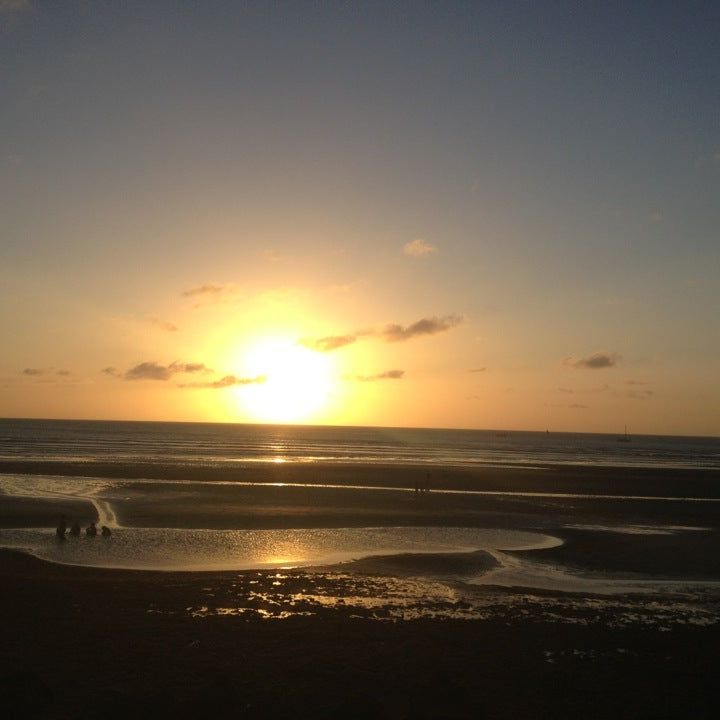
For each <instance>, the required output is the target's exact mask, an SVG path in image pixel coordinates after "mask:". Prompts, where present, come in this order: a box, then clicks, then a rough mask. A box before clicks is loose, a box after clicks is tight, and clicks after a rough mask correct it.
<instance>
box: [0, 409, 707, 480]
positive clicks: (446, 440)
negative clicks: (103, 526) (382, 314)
mask: <svg viewBox="0 0 720 720" xmlns="http://www.w3.org/2000/svg"><path fill="white" fill-rule="evenodd" d="M12 461H21V462H28V463H31V462H57V463H93V462H95V463H97V462H102V463H113V464H115V465H116V466H117V467H118V468H122V467H127V468H132V466H134V465H135V466H137V465H142V466H148V465H150V466H152V465H155V466H158V468H168V467H196V468H198V469H199V470H201V469H202V468H203V467H214V468H218V467H220V468H232V467H246V466H248V465H250V464H253V463H260V464H262V463H316V464H328V465H329V464H342V463H350V464H360V465H365V464H375V465H377V464H381V465H392V466H416V465H421V466H428V467H429V468H431V467H433V466H438V467H439V466H454V467H478V466H504V467H505V466H512V467H524V466H525V467H527V466H535V465H539V466H547V465H578V466H597V467H657V468H685V469H694V468H703V469H712V470H717V469H720V438H707V437H706V438H703V437H670V436H654V435H631V436H628V437H627V438H626V437H625V436H624V435H623V433H619V434H618V435H599V434H586V433H547V432H545V433H540V432H515V431H503V430H434V429H412V428H378V427H329V426H298V425H239V424H238V425H234V424H213V423H166V422H114V421H112V422H111V421H90V420H88V421H75V420H12V419H4V420H0V472H2V463H8V462H12Z"/></svg>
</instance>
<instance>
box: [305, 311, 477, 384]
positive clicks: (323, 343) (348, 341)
mask: <svg viewBox="0 0 720 720" xmlns="http://www.w3.org/2000/svg"><path fill="white" fill-rule="evenodd" d="M462 322H463V317H462V316H461V315H446V316H444V317H430V318H422V319H421V320H418V321H417V322H414V323H412V325H408V326H407V327H403V326H402V325H397V324H393V325H386V326H385V328H384V329H383V330H358V331H356V332H353V333H347V334H345V335H328V336H326V337H322V338H303V339H302V340H300V341H299V342H300V344H301V345H303V346H304V347H306V348H309V349H311V350H316V351H318V352H332V351H333V350H338V349H339V348H342V347H345V346H346V345H352V343H354V342H357V341H358V340H359V339H360V338H363V337H380V338H382V339H383V340H384V341H385V342H405V341H406V340H410V339H411V338H414V337H418V336H419V335H435V334H436V333H441V332H446V331H447V330H450V329H452V328H454V327H455V326H457V325H459V324H460V323H462ZM484 370H485V368H476V369H474V370H470V372H483V371H484Z"/></svg>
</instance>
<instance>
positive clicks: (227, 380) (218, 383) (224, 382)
mask: <svg viewBox="0 0 720 720" xmlns="http://www.w3.org/2000/svg"><path fill="white" fill-rule="evenodd" d="M266 380H267V377H266V376H265V375H258V376H257V377H254V378H241V377H236V376H235V375H226V376H225V377H223V378H220V380H215V381H214V382H196V383H183V384H181V385H178V387H180V388H215V389H220V388H226V387H232V386H233V385H260V384H262V383H264V382H265V381H266Z"/></svg>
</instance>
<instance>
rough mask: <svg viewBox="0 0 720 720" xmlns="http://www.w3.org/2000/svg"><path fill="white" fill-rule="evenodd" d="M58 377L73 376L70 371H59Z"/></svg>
mask: <svg viewBox="0 0 720 720" xmlns="http://www.w3.org/2000/svg"><path fill="white" fill-rule="evenodd" d="M55 374H56V375H62V376H63V377H67V376H68V375H72V373H71V372H70V371H69V370H58V371H57V372H56V373H55Z"/></svg>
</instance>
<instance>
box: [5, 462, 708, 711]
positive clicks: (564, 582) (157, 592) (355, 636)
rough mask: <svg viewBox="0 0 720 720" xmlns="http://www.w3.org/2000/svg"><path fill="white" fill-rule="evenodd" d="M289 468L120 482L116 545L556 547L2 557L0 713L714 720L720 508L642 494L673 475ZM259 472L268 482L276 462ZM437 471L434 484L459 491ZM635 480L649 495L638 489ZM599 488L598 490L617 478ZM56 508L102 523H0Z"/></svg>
mask: <svg viewBox="0 0 720 720" xmlns="http://www.w3.org/2000/svg"><path fill="white" fill-rule="evenodd" d="M296 469H297V468H283V471H284V472H285V475H283V476H282V477H283V481H284V483H285V484H283V485H277V484H274V485H273V484H269V485H264V484H261V483H257V484H242V482H241V483H240V484H233V483H232V482H230V483H227V482H212V481H205V482H197V483H193V482H190V481H182V482H180V483H177V484H176V483H174V482H173V483H170V484H167V482H165V481H163V482H157V483H155V484H153V483H152V482H148V481H143V482H139V481H136V480H125V481H123V482H122V483H121V484H120V485H116V484H111V485H109V486H107V489H106V491H105V496H106V497H108V498H111V499H112V502H113V507H114V509H115V511H116V512H117V517H118V519H119V520H120V521H121V525H122V529H117V530H116V531H115V533H116V535H118V537H119V534H120V533H132V532H133V529H135V532H141V528H143V527H147V526H153V527H158V528H162V527H163V526H166V527H179V528H182V527H185V528H193V527H202V528H207V527H210V528H212V527H215V528H227V527H245V528H248V529H249V530H250V531H255V530H257V529H259V528H268V529H273V528H325V527H327V528H333V527H334V528H338V529H339V531H340V532H342V530H341V529H342V528H344V527H347V528H352V527H356V528H363V527H368V526H408V527H409V528H413V527H418V526H423V525H427V526H428V528H431V527H440V528H442V527H443V526H445V527H448V528H454V527H467V528H472V527H475V528H482V527H485V528H497V529H499V530H498V532H499V531H501V530H502V529H503V528H504V529H505V530H511V531H523V532H528V533H532V534H534V535H537V536H538V537H539V536H540V535H541V534H543V536H552V537H554V538H556V539H557V540H558V541H559V542H558V543H557V544H556V545H555V546H554V547H543V548H539V549H535V550H532V549H529V550H519V551H509V552H503V553H497V552H495V551H491V552H485V551H476V552H460V553H457V552H456V553H439V554H438V553H419V554H418V553H412V552H405V553H402V554H396V555H390V556H387V555H384V556H378V557H360V558H357V559H355V560H353V561H351V562H343V563H341V564H334V565H333V564H331V565H324V566H321V567H301V568H293V567H282V566H278V567H274V568H264V569H260V570H250V569H248V570H242V571H233V570H227V571H223V572H217V571H206V572H157V571H156V572H148V571H141V570H122V569H112V570H110V569H103V568H89V567H77V566H72V565H62V564H58V563H50V562H44V561H42V560H39V559H36V558H33V557H31V556H29V555H27V554H20V553H17V552H14V551H11V550H4V551H1V552H0V572H2V576H3V593H2V601H1V602H2V612H3V617H5V618H8V619H11V621H10V622H7V623H6V629H5V632H4V641H3V643H2V646H1V647H0V657H1V658H2V678H3V683H4V696H5V697H6V698H7V707H14V708H17V710H16V715H15V716H17V717H47V718H73V717H78V716H79V715H81V714H83V713H85V712H87V711H88V708H91V709H92V711H93V712H98V713H100V714H102V715H104V716H105V717H127V716H128V715H133V714H134V715H139V716H150V715H158V714H162V715H163V716H175V717H191V716H196V715H197V714H198V713H202V714H207V713H213V712H215V713H220V714H223V715H225V714H229V713H231V712H232V713H234V714H237V715H239V716H241V717H258V718H263V717H298V716H300V717H327V718H330V717H339V716H347V717H381V718H383V717H387V718H391V717H393V718H398V717H399V718H403V717H406V718H415V717H421V718H436V717H453V718H470V717H478V716H483V715H485V716H488V717H515V718H518V717H527V718H542V717H548V718H549V717H570V716H581V717H588V718H593V717H596V718H608V717H628V718H629V717H648V718H650V717H653V718H657V717H683V716H685V717H708V718H710V717H715V716H716V713H717V712H718V710H719V709H720V707H719V705H720V704H719V703H718V701H717V699H716V694H715V692H714V689H713V686H714V681H715V680H714V661H715V659H716V648H717V643H718V640H720V624H719V623H720V587H719V586H718V582H720V562H719V561H718V558H720V530H719V529H718V523H717V510H716V505H715V503H713V502H700V501H681V500H679V499H678V500H668V499H657V498H668V497H669V496H668V493H671V492H672V491H673V488H675V487H676V486H677V484H678V483H680V482H682V481H681V480H680V479H679V478H678V477H677V472H676V473H675V474H673V472H672V471H664V472H656V473H655V475H654V479H653V484H652V490H653V492H654V496H655V498H656V499H652V498H648V497H645V496H642V497H641V498H640V499H634V500H628V499H624V500H623V499H614V498H608V497H577V495H578V493H577V492H576V493H573V494H571V495H572V496H571V497H562V496H561V497H558V495H563V494H564V491H565V490H567V489H568V488H567V484H566V483H565V482H564V478H567V477H568V476H570V474H571V471H569V470H567V471H565V472H559V473H557V475H555V476H553V477H554V479H551V480H550V482H549V483H548V482H546V483H545V484H543V483H542V482H541V481H540V478H544V479H545V480H548V478H550V477H551V476H552V475H553V474H552V472H551V471H550V470H546V471H544V473H542V472H541V473H540V474H538V473H534V475H533V478H532V479H529V478H528V477H527V475H528V473H520V474H517V473H516V472H515V471H513V470H507V471H504V470H502V469H495V470H493V471H492V472H490V471H487V472H485V471H484V473H485V477H486V487H488V488H491V489H492V491H493V492H501V494H499V495H493V494H489V495H486V494H468V493H463V492H460V493H453V492H441V490H439V489H438V488H435V489H432V490H431V491H430V492H417V493H416V492H415V490H414V487H413V486H412V485H410V487H405V488H402V487H401V486H402V485H403V483H404V484H405V485H407V484H408V483H407V482H405V481H406V480H407V479H408V478H410V477H412V476H413V473H412V472H411V471H410V470H408V469H407V468H405V469H403V470H402V471H401V472H400V473H399V474H395V475H393V473H392V471H391V470H387V469H386V471H385V474H384V475H382V482H378V486H377V487H376V488H372V487H367V485H363V486H362V487H360V488H357V487H348V486H347V485H348V484H349V485H353V484H354V483H357V482H358V481H359V480H360V479H361V478H360V477H359V475H357V474H355V475H353V476H352V479H353V481H354V483H346V484H345V486H344V484H343V482H335V483H333V487H331V488H327V487H317V486H311V487H308V486H306V485H307V483H306V484H302V483H301V482H300V480H302V481H307V480H308V476H307V474H306V471H305V469H304V468H302V469H301V472H300V473H298V474H295V473H294V472H293V471H294V470H296ZM373 470H374V472H373V473H372V478H374V479H375V480H377V479H378V478H379V477H380V474H379V473H378V472H377V469H373ZM266 472H267V473H271V474H272V475H271V476H272V478H273V479H274V480H275V481H277V479H278V475H277V474H276V472H277V470H276V468H268V469H267V470H266ZM345 472H348V471H347V470H345ZM355 472H356V473H357V472H358V471H357V470H356V471H355ZM572 473H573V474H572V477H573V478H574V481H573V487H574V488H575V489H577V487H578V484H577V479H578V478H584V481H585V485H584V486H583V487H585V488H592V489H593V490H595V489H596V488H597V486H598V485H599V481H598V473H597V472H595V473H594V472H592V471H590V472H589V473H585V474H584V473H583V471H582V470H579V469H575V470H574V471H572ZM599 474H600V475H602V474H603V473H602V472H601V473H599ZM341 475H342V473H341ZM369 476H370V473H366V474H365V481H366V482H367V479H368V477H369ZM27 477H30V476H27ZM256 477H257V476H256ZM463 477H464V475H463ZM267 478H268V476H267V475H266V476H263V479H267ZM291 478H294V479H295V480H297V481H298V482H297V483H296V484H293V482H292V481H290V480H291ZM446 478H447V480H446V482H447V485H446V488H445V489H452V486H453V485H457V484H460V483H459V481H458V479H457V478H454V479H453V476H452V473H451V472H450V473H449V474H448V475H447V476H446ZM340 479H341V480H343V479H347V476H344V477H341V478H340ZM288 481H290V482H288ZM643 482H644V483H645V484H642V483H643ZM638 483H640V484H639V485H638V492H647V491H648V485H649V483H650V480H649V479H647V480H644V479H643V478H640V479H639V480H638ZM475 487H477V485H475ZM683 487H684V488H685V492H686V493H687V490H688V487H691V486H689V485H687V484H684V485H683ZM695 487H696V488H697V489H698V490H699V491H700V492H702V493H703V494H704V493H710V492H711V490H712V483H711V482H710V479H709V478H708V477H706V476H705V475H702V476H701V477H699V478H698V479H697V485H696V486H695ZM388 488H401V489H396V490H393V489H388ZM500 489H502V491H501V490H500ZM601 489H604V490H605V492H604V493H598V494H600V495H605V496H608V495H612V494H613V492H612V490H613V485H612V483H609V484H608V483H606V484H605V485H603V486H602V488H601ZM514 492H517V493H529V495H513V494H507V493H514ZM634 492H635V491H634V490H633V493H634ZM594 494H595V493H593V495H594ZM703 497H704V495H703ZM711 497H714V496H711ZM63 503H66V504H63ZM59 507H62V509H63V510H64V511H72V512H76V513H77V512H79V513H80V514H81V516H82V517H83V520H84V521H90V520H97V519H98V518H97V516H96V512H95V506H94V505H93V504H92V502H91V501H90V500H88V499H65V500H62V501H61V502H60V505H58V504H57V500H52V499H48V498H40V499H33V498H29V497H26V498H18V497H13V498H11V497H8V496H0V509H1V510H2V514H1V515H0V516H1V517H2V519H3V525H4V527H5V528H8V527H18V526H21V525H23V524H25V525H26V526H28V527H30V526H33V525H34V524H36V523H37V522H38V521H40V520H44V521H45V522H46V524H50V525H52V523H53V522H54V521H55V519H56V517H57V512H58V509H59ZM3 532H6V533H7V532H8V531H7V530H5V531H3ZM1 537H2V532H0V538H1ZM115 539H116V538H111V539H110V540H111V542H112V541H113V540H115ZM102 541H103V540H102V539H99V538H98V539H97V540H96V542H102ZM78 542H79V543H83V542H84V543H88V542H93V541H90V540H88V539H87V538H84V537H81V538H79V539H78ZM79 547H82V546H79ZM503 566H504V567H503ZM578 578H580V580H579V581H578Z"/></svg>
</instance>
